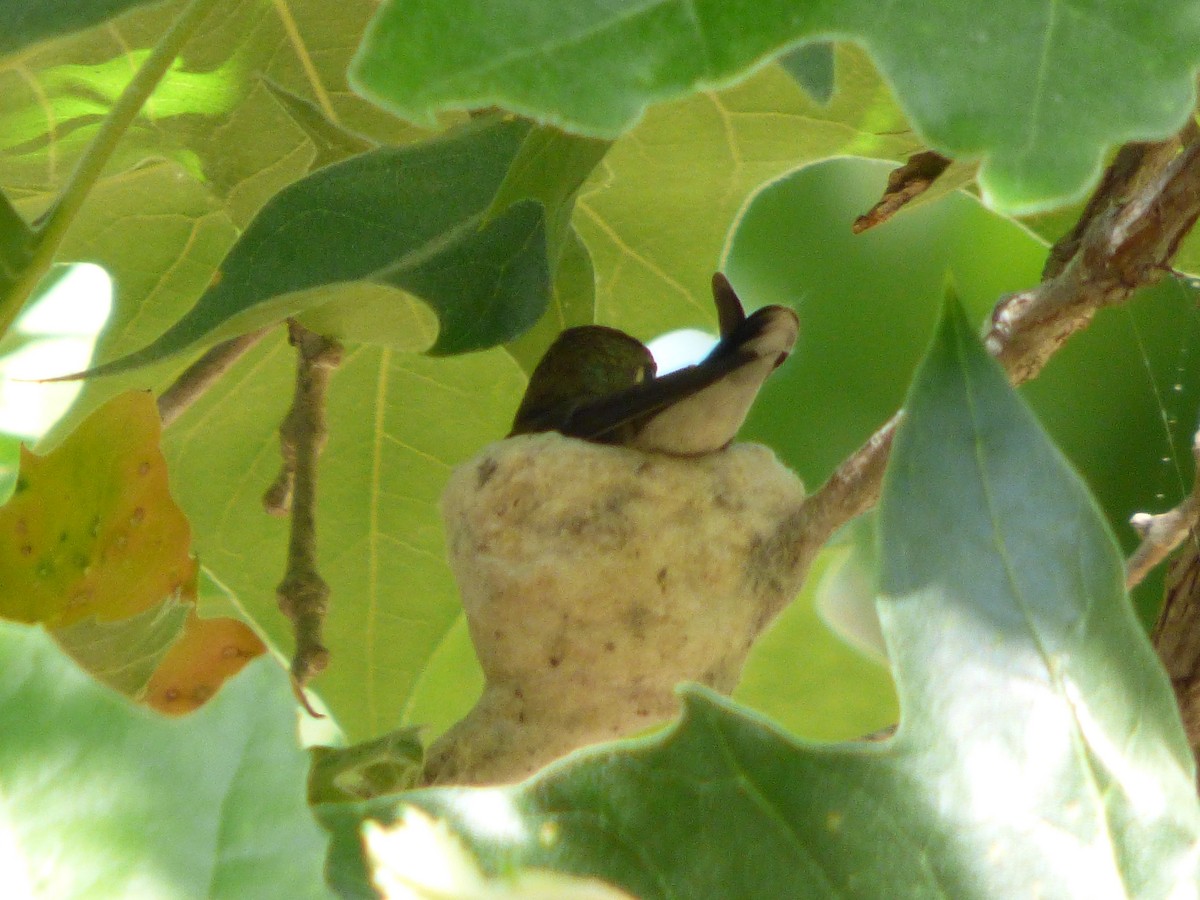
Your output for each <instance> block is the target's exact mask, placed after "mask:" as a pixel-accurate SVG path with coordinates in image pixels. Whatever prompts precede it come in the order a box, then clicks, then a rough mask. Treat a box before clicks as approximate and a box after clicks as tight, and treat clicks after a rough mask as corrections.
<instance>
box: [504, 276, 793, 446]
mask: <svg viewBox="0 0 1200 900" xmlns="http://www.w3.org/2000/svg"><path fill="white" fill-rule="evenodd" d="M712 290H713V302H714V303H715V304H716V307H717V321H718V323H719V326H720V331H721V340H720V341H719V342H718V343H717V346H716V347H714V348H713V350H712V352H711V353H709V354H708V356H706V357H705V358H704V359H703V360H702V361H700V362H699V363H697V364H696V365H693V366H687V367H685V368H682V369H679V370H677V371H675V372H671V373H669V374H667V375H663V376H662V377H657V367H656V365H655V363H654V358H653V357H652V356H651V355H650V351H649V350H648V349H647V348H646V345H645V344H643V343H642V342H641V341H639V340H637V339H636V338H633V337H631V336H630V335H628V334H626V333H625V332H623V331H619V330H618V329H616V328H608V327H606V326H603V325H582V326H579V327H576V328H568V329H567V330H566V331H564V332H563V333H562V334H560V335H559V336H558V339H557V340H555V342H554V343H553V344H551V346H550V349H549V350H547V351H546V354H545V356H543V357H542V359H541V362H539V363H538V364H537V367H536V368H535V369H534V370H533V375H532V376H531V377H530V379H529V387H528V388H527V389H526V391H525V397H524V399H522V401H521V405H520V407H519V408H518V409H517V414H516V417H515V418H514V420H513V427H512V431H511V432H509V437H512V436H514V435H518V434H535V433H538V432H543V431H557V432H559V433H561V434H564V435H567V436H568V437H576V438H582V439H583V440H586V441H592V442H594V443H599V444H619V445H622V446H627V447H634V448H636V449H638V450H643V451H646V452H650V453H664V454H667V455H670V456H701V455H703V454H706V453H713V452H716V451H717V450H722V449H724V448H725V447H727V446H729V444H730V443H731V442H732V441H733V439H734V437H735V436H736V435H737V432H738V429H739V428H741V427H742V423H743V422H744V421H745V420H746V415H747V413H748V412H749V411H750V405H751V404H752V403H753V402H754V398H755V397H756V396H758V390H759V388H761V387H762V384H763V382H764V381H765V380H766V378H767V376H768V375H770V374H771V372H773V371H774V370H775V369H776V368H777V367H778V366H779V365H780V364H781V363H782V362H783V361H784V360H785V359H787V357H788V355H789V354H790V353H791V351H792V347H793V346H794V345H795V343H796V336H797V334H798V333H799V329H800V320H799V318H798V317H797V316H796V313H795V312H793V311H792V310H791V309H789V308H788V307H786V306H764V307H763V308H762V309H760V310H757V311H755V312H754V313H752V314H750V315H749V316H747V315H746V313H745V310H744V309H743V307H742V302H741V300H740V299H739V298H738V295H737V293H736V292H735V291H734V289H733V285H731V284H730V283H729V279H728V278H726V277H725V276H724V275H723V274H722V273H720V272H718V273H716V274H715V275H713V279H712Z"/></svg>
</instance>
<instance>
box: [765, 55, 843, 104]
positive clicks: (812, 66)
mask: <svg viewBox="0 0 1200 900" xmlns="http://www.w3.org/2000/svg"><path fill="white" fill-rule="evenodd" d="M779 64H780V65H781V66H783V70H784V71H785V72H787V73H788V74H789V75H791V76H792V77H793V78H795V79H796V83H797V84H798V85H800V87H802V88H804V90H805V91H806V92H807V93H808V96H810V97H812V98H813V99H814V100H816V101H817V102H818V103H828V102H829V101H830V99H831V98H832V97H833V79H834V69H833V44H831V43H829V42H828V41H819V42H817V43H815V44H804V45H803V46H801V47H797V48H796V49H795V50H791V51H789V52H787V53H785V54H783V56H781V57H779Z"/></svg>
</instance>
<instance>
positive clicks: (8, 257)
mask: <svg viewBox="0 0 1200 900" xmlns="http://www.w3.org/2000/svg"><path fill="white" fill-rule="evenodd" d="M33 237H34V235H33V229H32V228H30V227H29V225H27V224H26V222H25V219H24V218H22V217H21V214H20V213H19V212H17V211H16V210H15V209H14V208H13V205H12V202H11V201H10V200H9V199H8V197H7V196H6V195H5V193H4V192H3V191H0V285H3V284H4V282H5V280H6V279H8V278H10V277H12V276H14V275H16V274H17V273H18V272H20V271H21V270H22V269H23V268H25V264H26V263H27V262H28V261H29V254H30V250H31V247H32V244H33Z"/></svg>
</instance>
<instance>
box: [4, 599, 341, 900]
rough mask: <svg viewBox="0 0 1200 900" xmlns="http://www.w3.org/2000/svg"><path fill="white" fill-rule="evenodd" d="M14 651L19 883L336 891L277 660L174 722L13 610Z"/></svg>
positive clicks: (11, 787) (9, 799) (13, 840)
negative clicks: (84, 666) (96, 676)
mask: <svg viewBox="0 0 1200 900" xmlns="http://www.w3.org/2000/svg"><path fill="white" fill-rule="evenodd" d="M0 658H3V659H4V661H5V664H4V666H3V669H2V671H0V718H3V720H4V722H5V729H4V740H3V741H2V742H0V800H2V802H0V810H2V812H0V826H2V828H3V831H4V833H5V835H7V837H8V839H7V840H6V856H5V867H4V869H5V887H6V890H7V891H8V892H9V893H13V894H14V895H15V896H26V895H29V896H38V897H134V896H186V897H229V898H234V897H244V896H246V895H247V893H250V894H252V895H254V896H262V897H325V896H328V893H327V891H326V890H325V889H324V887H323V885H322V875H321V855H322V853H323V845H324V843H325V842H324V840H323V839H322V836H321V833H320V830H319V829H318V827H317V825H316V823H315V822H314V821H313V819H312V815H311V813H310V812H309V810H308V807H307V804H306V803H305V799H304V779H305V774H306V770H307V762H308V759H307V754H306V753H305V752H304V751H303V750H301V749H300V748H299V747H298V746H297V745H296V737H295V729H296V719H295V711H294V710H295V703H294V701H293V699H292V694H291V689H290V687H289V685H288V681H287V678H286V676H285V675H284V673H283V672H282V671H280V668H279V666H278V665H277V664H275V663H274V662H273V661H270V660H266V659H262V660H258V661H256V662H254V663H252V664H251V665H249V666H247V668H246V670H245V671H244V672H243V673H242V674H241V675H240V676H239V677H238V678H236V679H235V680H234V681H233V682H232V683H231V684H229V685H228V686H227V687H226V688H225V690H223V691H222V692H221V693H220V694H219V695H218V696H217V697H216V698H215V699H214V700H213V701H212V702H211V703H210V704H209V705H208V706H206V707H205V708H204V709H202V710H200V711H199V712H197V713H195V714H193V715H191V716H188V717H186V718H183V719H177V720H168V719H164V718H162V717H161V716H159V715H157V714H156V713H151V712H148V711H146V710H144V709H140V708H137V707H134V706H133V705H132V704H131V703H130V702H129V701H127V700H126V699H124V698H123V697H119V696H117V695H116V694H114V693H112V692H111V691H109V690H108V689H107V688H105V687H103V686H101V685H99V684H97V683H96V682H95V681H94V680H92V679H91V678H90V677H88V676H87V675H85V674H84V673H83V672H81V671H80V670H79V668H78V667H77V666H76V665H75V664H74V663H72V662H71V661H70V660H69V659H67V657H66V656H64V655H63V653H62V651H61V650H59V649H58V648H57V647H55V646H54V644H53V642H52V641H51V640H50V638H49V637H48V636H47V635H46V634H45V633H44V632H43V631H42V630H41V629H40V628H32V627H28V626H22V625H16V624H12V623H8V622H0ZM98 811H102V814H101V812H98ZM23 889H24V890H23Z"/></svg>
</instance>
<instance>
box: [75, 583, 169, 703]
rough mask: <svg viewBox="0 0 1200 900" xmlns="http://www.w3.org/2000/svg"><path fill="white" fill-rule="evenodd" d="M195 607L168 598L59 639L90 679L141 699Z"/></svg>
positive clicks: (84, 623)
mask: <svg viewBox="0 0 1200 900" xmlns="http://www.w3.org/2000/svg"><path fill="white" fill-rule="evenodd" d="M190 608H191V607H190V606H189V604H187V603H183V602H180V600H179V599H178V598H177V597H167V598H166V599H165V600H163V601H162V602H161V603H159V604H158V605H157V606H151V607H149V608H148V609H146V610H144V611H143V612H140V613H135V614H134V615H132V616H129V617H128V618H126V619H117V620H115V621H112V622H102V621H99V620H97V619H96V618H95V617H94V616H89V617H88V618H86V619H81V620H80V621H78V622H76V623H75V624H74V625H68V626H67V627H66V628H59V629H56V630H55V631H54V632H53V635H54V639H55V640H56V641H58V643H59V646H61V647H62V648H63V650H65V651H66V652H67V653H68V654H69V655H70V656H71V658H72V659H74V660H75V661H76V662H77V663H79V665H81V666H82V667H83V668H84V669H86V670H87V671H88V672H89V673H90V674H92V675H94V676H95V677H96V678H98V679H99V680H100V681H102V682H103V683H104V684H107V685H108V686H109V687H110V688H112V689H113V690H114V691H117V692H118V693H121V694H124V695H125V696H126V697H131V698H133V699H135V700H136V699H137V698H138V697H139V696H141V693H142V691H143V690H144V689H145V687H146V685H147V683H149V681H150V676H151V675H153V674H154V670H155V669H157V668H158V665H159V663H160V662H161V661H162V659H163V657H164V656H166V655H167V653H168V652H169V651H170V650H171V647H172V646H173V645H174V644H175V642H176V641H177V640H179V637H180V635H181V634H182V633H183V629H184V622H186V621H187V617H188V611H189V609H190Z"/></svg>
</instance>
